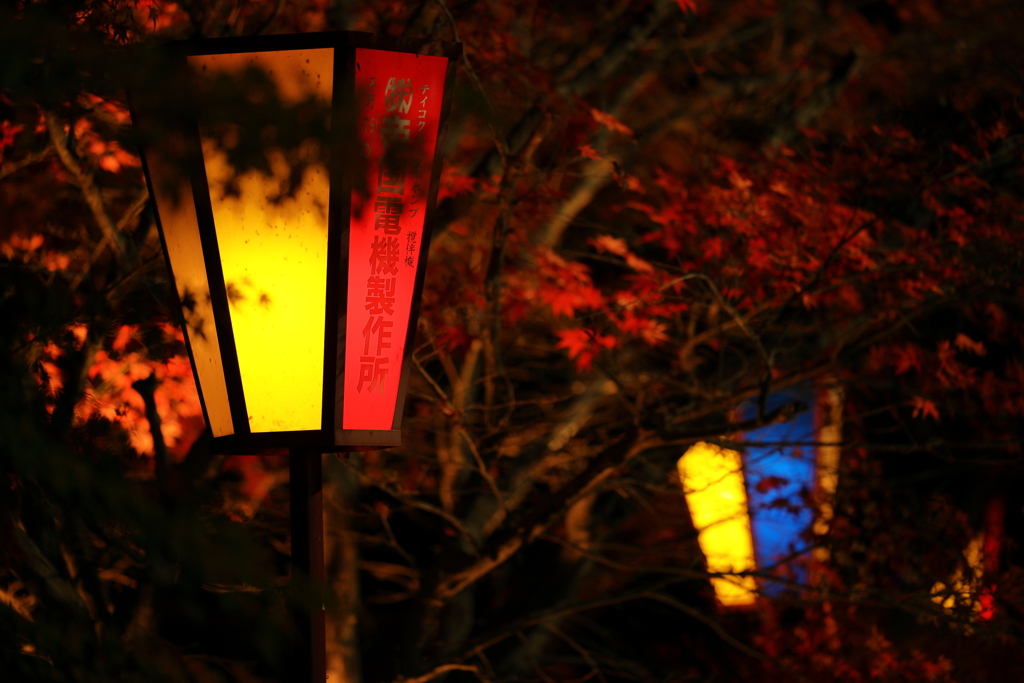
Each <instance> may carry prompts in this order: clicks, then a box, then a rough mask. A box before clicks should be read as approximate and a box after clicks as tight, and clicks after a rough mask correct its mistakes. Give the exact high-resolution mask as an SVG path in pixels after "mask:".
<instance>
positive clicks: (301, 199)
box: [189, 48, 334, 433]
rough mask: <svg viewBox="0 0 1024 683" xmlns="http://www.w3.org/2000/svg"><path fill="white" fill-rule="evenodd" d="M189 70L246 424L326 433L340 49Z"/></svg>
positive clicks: (210, 59)
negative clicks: (193, 74) (330, 221)
mask: <svg viewBox="0 0 1024 683" xmlns="http://www.w3.org/2000/svg"><path fill="white" fill-rule="evenodd" d="M189 63H190V65H191V66H192V67H193V69H194V70H195V71H197V72H198V73H199V75H200V84H201V86H200V92H201V93H202V94H203V96H204V97H205V98H207V99H206V100H205V101H204V113H203V115H202V117H201V119H200V133H201V136H202V146H203V160H204V163H205V166H206V175H207V180H208V182H209V186H210V199H211V203H212V207H213V220H214V226H215V229H216V233H217V244H218V247H219V249H220V258H221V265H222V267H223V270H224V285H225V287H226V289H227V293H228V302H229V308H230V315H231V326H232V330H233V332H234V337H235V346H236V349H237V352H238V365H239V369H240V372H241V377H242V389H243V393H244V395H245V402H246V407H247V409H248V417H249V427H250V429H251V431H252V432H254V433H256V432H279V431H293V430H317V429H320V428H321V423H322V414H323V411H322V404H323V372H324V322H325V315H326V311H325V306H326V284H327V211H328V201H329V190H330V182H329V173H328V167H329V166H328V157H327V155H328V146H329V145H328V138H327V130H328V128H329V126H330V118H329V117H330V106H331V99H332V91H333V69H334V50H333V49H331V48H325V49H312V50H283V51H274V52H256V53H245V54H224V55H201V56H192V57H189Z"/></svg>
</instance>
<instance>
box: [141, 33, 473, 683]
mask: <svg viewBox="0 0 1024 683" xmlns="http://www.w3.org/2000/svg"><path fill="white" fill-rule="evenodd" d="M460 54H461V46H459V45H457V44H450V43H441V42H439V41H419V42H417V41H406V40H401V41H396V40H393V39H387V38H384V37H379V36H373V35H368V34H357V33H311V34H302V35H281V36H260V37H246V38H224V39H212V40H193V41H184V42H176V43H171V44H169V45H167V46H165V49H164V50H161V51H160V55H161V59H159V60H157V63H156V64H155V65H152V68H151V69H147V73H148V74H149V80H148V81H147V85H146V86H144V87H135V88H133V89H132V92H131V100H132V113H133V118H134V121H135V124H136V126H137V128H138V130H139V133H140V140H141V147H142V151H143V158H144V162H145V169H146V179H147V182H148V184H149V190H150V195H151V197H152V199H153V201H154V203H155V208H156V211H157V214H158V221H157V225H158V226H159V229H160V235H161V239H162V241H163V246H164V252H165V255H166V257H167V265H168V269H169V271H170V274H171V277H172V280H173V283H174V286H175V287H176V289H177V292H178V295H179V297H180V299H181V305H182V312H183V318H184V328H185V342H186V345H187V347H188V352H189V355H190V358H191V361H192V367H193V370H194V372H195V377H196V385H197V387H198V388H199V395H200V398H201V401H202V406H203V412H204V415H205V417H206V423H207V426H208V428H209V433H210V436H211V444H212V448H213V449H215V450H216V451H218V452H229V453H259V452H261V451H264V450H267V449H273V448H289V449H291V450H292V456H293V457H292V491H293V493H292V504H293V508H292V525H293V549H292V554H293V557H295V558H296V566H297V567H299V568H301V569H302V570H303V571H304V572H305V573H307V574H308V575H309V576H311V577H312V578H314V579H317V578H318V576H319V577H320V578H321V579H322V572H323V560H322V557H323V555H322V553H323V550H322V521H321V519H320V511H321V508H320V507H319V506H320V499H319V490H320V459H319V454H320V453H321V452H330V451H342V450H349V449H353V448H359V447H388V446H397V445H399V444H400V443H401V431H400V428H401V423H402V413H403V405H404V398H405V390H406V382H407V377H408V373H409V365H410V363H409V359H410V355H411V353H412V349H413V338H414V334H415V329H416V316H417V311H418V307H419V300H420V293H421V290H422V287H423V278H424V274H425V269H426V258H427V247H428V245H429V241H430V220H431V216H432V213H433V210H434V203H435V199H436V195H437V186H438V179H439V175H440V173H439V172H440V163H441V159H440V155H439V150H440V149H441V146H442V137H443V131H444V128H445V120H446V117H447V113H448V108H449V102H450V99H451V84H452V79H453V77H454V71H455V62H456V59H457V57H458V56H459V55H460ZM154 76H155V77H154ZM304 454H307V455H308V456H309V457H303V455H304ZM314 454H315V457H313V455H314ZM303 525H305V526H304V528H303ZM303 544H306V545H308V546H309V547H308V548H304V549H301V550H302V552H299V551H300V548H299V547H298V546H303ZM307 551H308V552H307ZM302 555H308V558H306V560H303V559H302V558H301V557H300V556H302ZM302 565H305V566H302ZM317 628H319V629H320V631H321V633H320V635H319V638H320V639H321V640H322V637H323V636H322V628H323V627H322V617H321V621H320V625H319V626H316V625H315V624H314V626H313V629H314V631H315V630H316V629H317ZM320 649H321V650H322V647H321V648H320ZM316 666H317V665H316V664H315V663H314V668H316ZM312 675H313V679H317V678H316V677H317V675H319V678H318V680H320V681H322V680H323V678H324V676H323V673H322V672H319V674H317V673H315V672H314V673H312ZM301 678H302V677H300V679H301Z"/></svg>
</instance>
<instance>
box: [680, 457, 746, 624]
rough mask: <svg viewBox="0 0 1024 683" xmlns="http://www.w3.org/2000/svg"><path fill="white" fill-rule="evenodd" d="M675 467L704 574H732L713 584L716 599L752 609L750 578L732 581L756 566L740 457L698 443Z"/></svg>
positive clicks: (740, 577)
mask: <svg viewBox="0 0 1024 683" xmlns="http://www.w3.org/2000/svg"><path fill="white" fill-rule="evenodd" d="M677 467H678V468H679V479H680V480H681V481H682V483H683V493H684V494H685V495H686V504H687V505H688V506H689V508H690V516H691V517H692V519H693V526H694V528H695V529H696V530H697V532H698V536H697V541H698V543H699V544H700V549H701V551H703V553H704V557H705V558H706V559H707V566H708V571H709V572H712V573H714V574H734V576H722V577H715V578H712V579H711V585H712V586H713V587H714V589H715V596H716V597H717V598H718V601H719V602H720V603H721V604H722V605H726V606H739V605H750V604H753V602H754V599H755V596H754V591H755V589H756V584H755V582H754V577H752V576H737V575H735V574H739V573H741V572H749V571H753V570H754V568H755V566H756V564H755V560H754V541H753V536H752V535H751V532H750V516H749V514H748V512H747V493H746V490H745V489H744V487H743V470H742V459H741V458H740V454H739V453H737V452H736V451H733V450H728V449H725V448H720V447H718V446H715V445H714V444H709V443H705V442H703V441H702V442H700V443H697V444H694V445H693V446H691V447H690V449H689V450H687V451H686V453H685V454H684V455H683V457H681V458H680V459H679V461H678V463H677Z"/></svg>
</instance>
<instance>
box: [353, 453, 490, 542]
mask: <svg viewBox="0 0 1024 683" xmlns="http://www.w3.org/2000/svg"><path fill="white" fill-rule="evenodd" d="M339 460H340V462H341V463H342V464H344V465H345V467H347V468H349V469H350V470H352V471H353V472H355V474H356V476H357V477H359V481H360V482H361V483H362V484H364V485H366V486H372V487H373V488H375V489H377V490H379V491H383V492H384V493H386V494H387V495H389V496H391V497H392V498H394V499H395V500H397V501H398V502H400V503H403V504H405V505H408V506H409V507H414V508H416V509H418V510H423V511H424V512H429V513H430V514H432V515H437V516H438V517H440V518H441V519H443V520H444V521H446V522H448V523H449V524H451V525H452V527H453V528H454V529H455V530H456V531H458V532H459V534H460V535H461V536H462V537H463V538H464V539H465V540H466V542H467V543H468V544H469V547H471V548H473V549H474V552H476V551H477V544H476V541H474V540H473V536H472V535H471V534H470V533H469V531H468V530H467V529H466V527H465V526H464V525H463V524H462V522H461V521H460V520H459V518H458V517H456V516H455V515H453V514H450V513H449V512H447V511H445V510H442V509H441V508H439V507H436V506H434V505H431V504H430V503H424V502H423V501H421V500H417V499H416V498H413V497H410V496H406V495H404V494H402V493H400V492H399V491H396V490H394V489H392V488H390V487H389V486H388V485H387V484H385V483H384V482H380V481H377V480H376V479H373V478H372V477H370V476H368V475H366V474H364V473H363V472H361V471H360V470H359V469H358V468H356V467H354V466H353V465H352V464H351V463H349V462H348V461H347V460H345V459H343V458H340V459H339Z"/></svg>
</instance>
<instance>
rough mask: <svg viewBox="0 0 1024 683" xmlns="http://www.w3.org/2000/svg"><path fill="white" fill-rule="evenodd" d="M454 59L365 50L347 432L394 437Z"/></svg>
mask: <svg viewBox="0 0 1024 683" xmlns="http://www.w3.org/2000/svg"><path fill="white" fill-rule="evenodd" d="M447 69H448V59H447V58H445V57H431V56H427V55H417V54H406V53H401V52H388V51H386V50H367V49H357V50H356V78H355V86H356V93H357V94H358V95H359V96H360V100H361V101H360V102H359V103H358V112H359V113H358V117H357V119H356V120H357V124H358V135H359V138H360V141H361V142H362V143H363V145H364V148H365V149H366V157H367V169H366V172H367V178H366V187H367V192H368V195H367V196H366V197H363V196H359V195H358V194H357V193H355V192H353V196H352V215H351V218H350V236H349V262H348V317H347V322H346V330H345V333H346V345H345V349H346V350H345V405H344V414H343V417H342V426H343V428H344V429H385V430H387V429H391V427H392V424H393V422H394V418H395V408H396V405H397V402H398V384H399V380H400V379H401V374H402V359H403V356H404V353H405V338H406V334H407V333H408V329H409V324H410V321H409V316H410V309H411V308H412V295H413V288H414V285H415V281H416V272H417V269H418V268H419V267H420V258H421V257H422V258H425V257H426V255H425V254H422V253H421V252H420V247H421V244H422V241H423V240H422V237H423V219H424V212H425V211H426V206H427V193H428V191H429V188H430V180H431V177H430V176H431V170H432V166H433V160H434V150H435V148H436V147H437V133H438V128H439V126H440V122H441V98H442V95H443V94H444V81H445V74H446V72H447Z"/></svg>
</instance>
